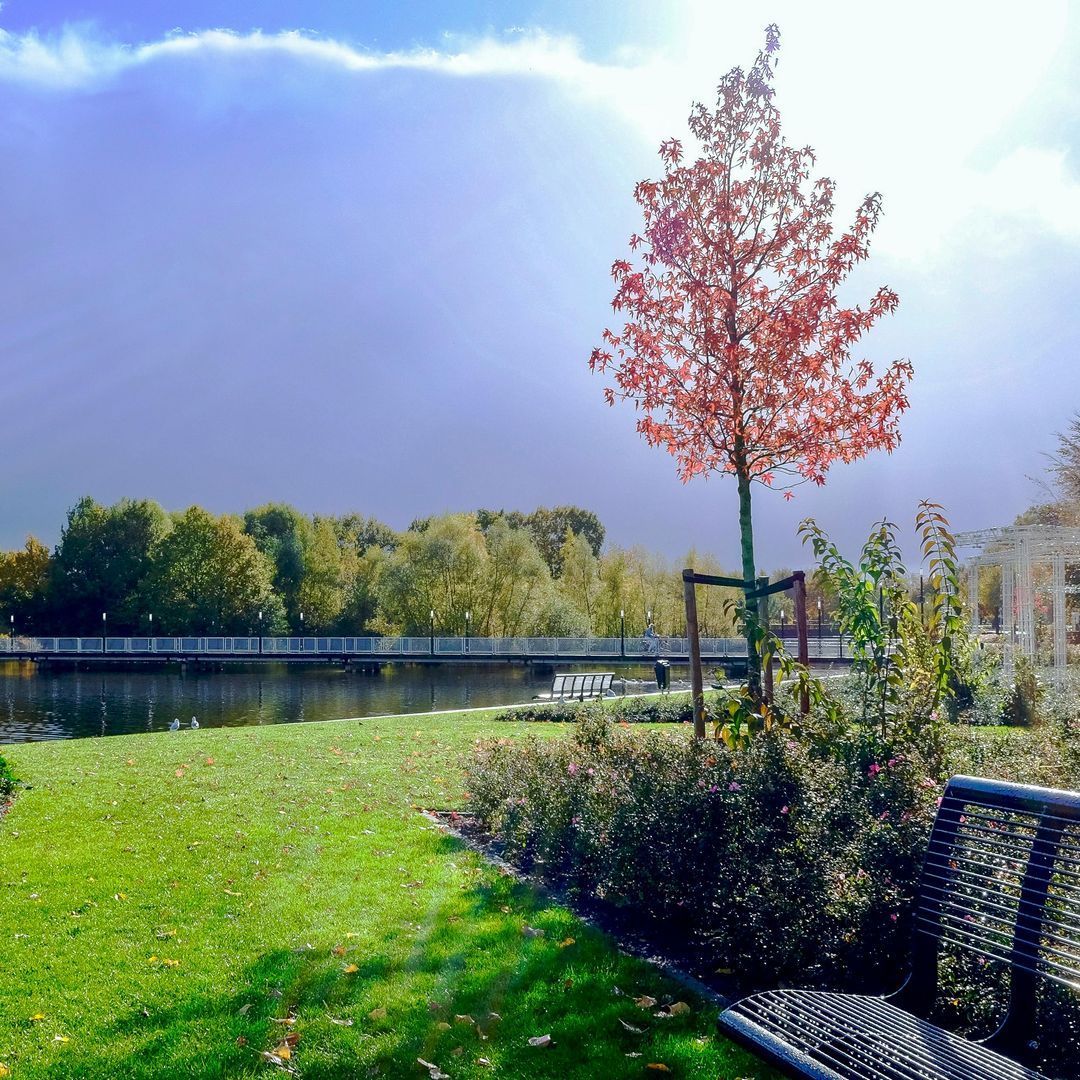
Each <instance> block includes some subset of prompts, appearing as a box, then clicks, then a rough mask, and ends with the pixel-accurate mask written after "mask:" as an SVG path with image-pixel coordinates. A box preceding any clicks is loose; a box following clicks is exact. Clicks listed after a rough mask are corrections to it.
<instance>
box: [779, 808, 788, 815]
mask: <svg viewBox="0 0 1080 1080" xmlns="http://www.w3.org/2000/svg"><path fill="white" fill-rule="evenodd" d="M787 812H788V808H787V807H786V806H781V807H780V813H781V814H786V813H787Z"/></svg>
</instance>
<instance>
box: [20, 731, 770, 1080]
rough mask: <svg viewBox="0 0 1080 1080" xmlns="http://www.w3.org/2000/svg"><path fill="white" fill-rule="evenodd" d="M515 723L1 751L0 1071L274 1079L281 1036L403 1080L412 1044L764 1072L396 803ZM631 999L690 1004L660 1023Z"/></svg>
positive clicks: (470, 1052) (540, 1060) (312, 1060)
mask: <svg viewBox="0 0 1080 1080" xmlns="http://www.w3.org/2000/svg"><path fill="white" fill-rule="evenodd" d="M524 727H525V725H518V724H506V723H501V724H493V723H491V722H490V721H489V720H487V719H486V718H485V717H484V716H483V715H475V714H474V715H457V716H444V717H437V716H436V717H432V716H414V717H406V718H400V719H382V720H365V721H364V722H363V723H362V724H361V723H358V722H355V721H350V722H345V723H322V724H302V725H300V724H298V725H289V726H280V727H265V728H235V729H231V730H204V731H198V732H190V731H183V732H178V733H176V734H159V735H133V736H124V737H115V738H108V739H101V740H84V741H80V742H67V743H38V744H35V745H20V746H14V747H8V748H5V751H4V752H5V754H6V756H7V757H8V758H9V759H10V761H11V763H12V765H13V766H14V768H15V771H16V772H17V773H18V775H19V776H20V777H21V778H22V780H23V781H25V783H26V784H27V785H29V786H28V787H27V788H24V789H23V790H20V791H19V793H18V794H17V796H16V799H15V803H14V806H13V807H12V809H11V811H10V812H9V813H8V814H7V816H6V817H4V818H3V819H2V820H0V1076H7V1075H9V1074H10V1076H11V1077H12V1080H20V1078H24V1077H25V1078H29V1077H49V1078H59V1077H79V1078H92V1077H103V1078H104V1077H107V1078H109V1080H115V1078H121V1077H123V1078H127V1077H132V1078H135V1077H148V1078H149V1077H154V1078H162V1077H164V1078H171V1077H221V1076H273V1075H282V1065H279V1064H275V1063H274V1062H272V1061H268V1060H267V1059H266V1058H264V1057H263V1056H262V1054H263V1052H273V1051H275V1049H277V1048H280V1047H281V1046H282V1043H283V1041H284V1040H285V1037H286V1036H288V1035H295V1036H298V1039H297V1040H296V1041H295V1044H294V1045H293V1046H291V1047H290V1048H289V1049H288V1053H289V1057H288V1059H286V1058H285V1055H284V1053H281V1054H280V1055H279V1057H280V1059H281V1062H282V1064H283V1065H284V1066H285V1067H287V1068H289V1069H292V1070H295V1073H296V1074H297V1075H300V1076H303V1077H369V1076H371V1077H419V1078H420V1080H423V1078H424V1077H426V1076H428V1071H427V1070H426V1069H424V1068H423V1067H421V1066H420V1065H419V1064H417V1059H418V1058H422V1059H424V1060H425V1061H428V1062H432V1063H434V1064H436V1065H438V1066H439V1067H440V1068H441V1070H442V1071H443V1072H444V1073H446V1074H448V1075H449V1076H451V1077H453V1078H454V1080H459V1078H464V1077H480V1076H483V1077H513V1078H520V1077H538V1078H539V1077H548V1076H550V1077H567V1076H582V1077H604V1078H615V1077H640V1076H658V1075H664V1074H665V1073H664V1070H663V1069H662V1068H657V1066H666V1068H667V1069H669V1070H670V1072H671V1074H674V1075H676V1076H684V1077H710V1078H716V1077H725V1078H727V1077H743V1076H745V1077H750V1076H754V1077H766V1076H772V1075H773V1074H772V1073H770V1072H769V1071H768V1070H767V1069H765V1068H764V1067H763V1066H761V1065H760V1064H758V1063H757V1062H755V1061H754V1060H753V1059H752V1058H749V1057H747V1056H745V1055H744V1054H742V1053H741V1052H740V1051H738V1050H736V1049H735V1048H734V1047H732V1046H731V1044H729V1043H727V1042H725V1041H724V1040H723V1039H721V1038H719V1037H718V1036H717V1035H716V1033H715V1027H714V1019H715V1009H711V1008H709V1007H708V1006H706V1005H704V1004H703V1003H702V1002H700V1001H698V1000H695V999H692V998H690V997H688V995H687V994H686V992H684V991H680V990H679V989H678V988H677V987H676V986H675V985H673V984H670V983H668V982H665V980H664V979H663V978H661V977H660V975H659V974H658V973H657V972H655V971H654V970H653V969H651V968H650V967H648V966H647V965H645V964H643V963H640V962H638V961H635V960H631V959H628V958H626V957H624V956H622V955H620V954H619V953H618V952H616V951H615V949H614V948H613V946H612V945H611V943H610V942H609V941H608V940H607V939H605V938H604V937H603V936H602V935H600V934H598V933H595V932H593V931H590V930H589V929H587V928H586V927H584V926H583V925H582V924H581V923H579V922H578V921H577V920H575V919H574V918H573V917H572V916H571V915H570V914H569V913H568V912H567V911H565V910H564V909H562V908H560V907H558V906H555V905H553V904H550V903H546V902H544V901H543V900H541V899H539V898H538V897H537V896H536V895H535V894H534V893H533V892H532V891H531V890H529V889H527V888H525V887H523V886H521V885H519V884H517V883H515V881H514V880H513V879H512V878H509V877H506V876H503V875H501V874H500V873H499V872H498V871H497V870H495V869H493V868H492V867H490V866H489V865H487V864H486V863H485V862H484V861H483V860H482V859H480V858H478V857H477V856H476V855H474V854H473V853H471V852H470V851H468V850H466V849H464V848H463V847H461V846H460V845H459V844H458V843H456V842H455V841H453V840H452V839H449V838H448V837H447V836H445V835H444V834H443V833H441V832H440V831H439V830H438V829H436V828H434V827H433V826H432V825H430V824H429V822H428V821H427V820H426V819H424V818H423V817H422V816H421V815H420V814H418V813H417V811H416V807H417V806H425V807H453V806H461V805H462V803H463V799H462V795H463V793H462V790H461V780H460V773H459V770H458V765H457V762H458V761H459V760H460V757H461V754H462V753H463V752H464V751H465V750H466V749H467V748H468V746H469V744H470V742H471V741H472V740H473V739H475V738H477V737H479V736H485V735H490V734H498V735H511V734H513V733H516V732H521V731H522V730H523V728H524ZM529 729H530V730H531V731H537V732H542V733H543V734H550V735H555V736H557V735H558V734H559V731H558V729H557V728H556V727H555V726H551V727H549V726H548V725H529ZM534 930H538V931H541V932H542V933H539V934H534V933H533V931H534ZM616 988H617V989H616ZM620 991H621V993H620ZM640 995H649V996H651V997H655V998H657V999H658V1000H659V1001H660V1002H661V1003H663V1002H670V1001H673V1000H685V1001H687V1002H688V1004H689V1005H690V1006H691V1010H690V1012H689V1013H686V1014H683V1015H677V1016H674V1017H671V1018H658V1017H656V1016H654V1015H653V1014H654V1013H655V1012H656V1008H640V1007H639V1006H638V1005H637V1004H635V1002H634V1000H633V999H634V997H635V996H640ZM620 1021H625V1022H626V1023H627V1024H629V1025H631V1027H633V1028H638V1029H643V1033H642V1034H637V1033H635V1032H634V1031H632V1030H630V1029H629V1028H627V1027H625V1026H624V1025H623V1024H622V1023H620ZM543 1035H550V1036H551V1038H552V1039H553V1040H554V1044H553V1045H552V1046H549V1047H546V1048H539V1047H534V1046H530V1045H529V1042H528V1039H529V1038H530V1037H532V1036H543ZM488 1063H489V1064H488ZM5 1070H8V1071H5Z"/></svg>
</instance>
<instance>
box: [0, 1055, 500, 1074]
mask: <svg viewBox="0 0 1080 1080" xmlns="http://www.w3.org/2000/svg"><path fill="white" fill-rule="evenodd" d="M476 1064H477V1065H483V1066H484V1068H486V1069H490V1068H491V1062H490V1061H488V1059H487V1058H477V1059H476ZM0 1075H2V1074H0Z"/></svg>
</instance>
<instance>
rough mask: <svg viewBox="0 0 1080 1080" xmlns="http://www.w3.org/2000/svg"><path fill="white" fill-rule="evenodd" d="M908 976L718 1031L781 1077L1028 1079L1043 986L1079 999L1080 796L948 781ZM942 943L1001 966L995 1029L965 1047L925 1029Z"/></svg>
mask: <svg viewBox="0 0 1080 1080" xmlns="http://www.w3.org/2000/svg"><path fill="white" fill-rule="evenodd" d="M915 916H916V921H915V933H914V940H913V942H912V970H911V975H910V976H909V978H908V980H907V982H906V983H905V984H904V986H903V987H902V988H901V989H900V990H899V991H897V992H896V993H895V994H893V995H892V996H890V997H884V998H882V997H871V996H864V995H859V994H833V993H822V992H812V991H804V990H773V991H769V992H766V993H762V994H754V995H752V996H751V997H747V998H744V999H743V1000H742V1001H739V1002H737V1003H736V1004H735V1005H733V1006H732V1007H731V1008H730V1009H728V1010H726V1011H725V1012H724V1013H722V1014H721V1015H720V1020H719V1023H720V1028H721V1030H722V1031H723V1032H724V1033H725V1034H726V1035H728V1036H730V1037H731V1038H733V1039H734V1040H735V1041H736V1042H739V1043H740V1044H742V1045H743V1046H745V1047H747V1048H748V1049H749V1050H751V1051H752V1052H754V1053H756V1054H758V1055H759V1056H761V1057H763V1058H765V1059H766V1060H768V1061H769V1062H770V1063H772V1064H773V1065H775V1066H776V1067H777V1068H778V1069H780V1071H781V1072H783V1073H784V1074H785V1075H787V1076H793V1077H812V1078H814V1080H849V1078H850V1080H915V1078H918V1080H960V1078H964V1080H976V1078H979V1080H982V1078H986V1080H1032V1078H1037V1077H1041V1076H1042V1074H1041V1073H1037V1072H1034V1071H1032V1070H1031V1069H1030V1068H1028V1067H1025V1064H1024V1063H1025V1062H1027V1063H1030V1061H1031V1059H1032V1057H1033V1051H1035V1050H1037V1049H1038V1042H1037V1032H1036V1029H1035V1016H1036V1009H1035V1005H1036V994H1037V991H1038V988H1039V985H1040V980H1042V979H1051V980H1053V981H1054V982H1057V983H1061V984H1063V985H1065V986H1068V987H1072V988H1074V989H1080V795H1078V794H1076V793H1073V792H1067V791H1051V790H1048V789H1045V788H1036V787H1027V786H1024V785H1021V784H1006V783H1002V782H999V781H992V780H979V779H975V778H973V777H968V776H957V777H954V778H953V779H952V780H950V781H949V783H948V786H947V787H946V789H945V794H944V796H943V798H942V801H941V806H940V809H939V810H938V813H937V818H936V820H935V822H934V828H933V831H932V833H931V835H930V846H929V850H928V852H927V855H926V861H925V863H924V864H923V870H922V878H921V881H920V884H919V893H918V896H917V898H916V911H915ZM942 943H947V944H948V945H950V946H951V947H958V948H960V949H963V950H966V951H968V952H970V953H974V954H975V955H977V956H980V957H983V958H984V959H986V960H991V961H999V962H1000V963H1004V964H1006V965H1008V967H1009V978H1010V1004H1009V1009H1008V1012H1007V1014H1006V1016H1005V1018H1004V1020H1003V1021H1002V1023H1001V1026H1000V1027H999V1028H998V1030H997V1031H996V1032H995V1033H994V1034H993V1035H991V1036H990V1037H989V1038H988V1039H985V1040H983V1041H982V1042H970V1041H968V1040H966V1039H963V1038H961V1037H960V1036H958V1035H954V1034H952V1033H951V1032H948V1031H945V1030H943V1029H942V1028H939V1027H936V1026H935V1025H933V1024H931V1023H930V1022H929V1021H928V1020H927V1019H926V1016H927V1015H928V1013H929V1011H930V1010H931V1009H932V1007H933V1004H934V999H935V997H936V995H937V967H938V950H939V948H940V947H941V945H942Z"/></svg>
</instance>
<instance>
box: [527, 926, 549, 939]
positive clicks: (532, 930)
mask: <svg viewBox="0 0 1080 1080" xmlns="http://www.w3.org/2000/svg"><path fill="white" fill-rule="evenodd" d="M521 932H522V934H524V935H525V937H543V936H544V931H543V930H537V929H536V927H535V926H523V927H522V928H521Z"/></svg>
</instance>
